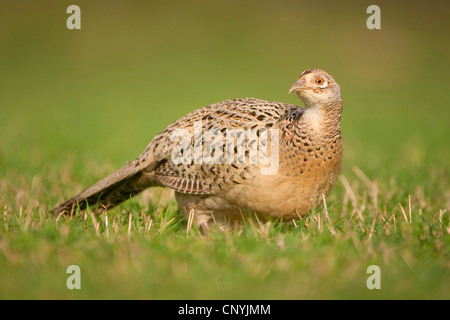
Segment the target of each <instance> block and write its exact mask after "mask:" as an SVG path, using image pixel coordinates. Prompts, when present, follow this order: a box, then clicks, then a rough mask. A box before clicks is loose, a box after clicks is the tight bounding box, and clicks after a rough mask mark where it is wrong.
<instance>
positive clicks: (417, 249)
mask: <svg viewBox="0 0 450 320" xmlns="http://www.w3.org/2000/svg"><path fill="white" fill-rule="evenodd" d="M76 2H77V3H76V4H78V5H79V6H80V8H81V15H82V29H81V30H68V29H67V28H66V19H67V17H68V14H66V8H67V6H69V5H70V4H73V3H69V2H65V1H58V2H55V1H39V2H35V1H29V2H27V1H23V2H17V1H2V2H1V3H0V61H1V64H0V84H1V85H0V298H1V299H8V298H9V299H52V298H56V299H109V298H120V299H308V298H309V299H327V298H331V299H449V298H450V289H449V283H450V222H449V210H450V188H449V180H450V167H449V159H450V148H449V146H450V145H449V137H450V125H449V124H450V123H449V122H450V121H449V120H450V108H449V106H450V83H449V81H448V74H449V73H450V43H449V42H448V41H446V39H447V38H448V30H450V22H449V21H448V19H447V15H448V13H447V12H448V9H449V5H448V3H446V2H444V1H441V2H440V1H435V2H434V3H433V2H432V3H427V4H424V3H422V2H420V1H410V2H405V3H406V4H405V3H400V2H395V3H392V1H377V4H378V5H379V6H380V8H381V17H382V28H381V30H368V29H367V28H366V19H367V17H368V15H367V14H366V8H367V7H368V6H369V5H370V4H372V3H371V2H369V1H359V0H358V1H356V0H354V1H348V2H346V3H345V4H341V3H337V2H332V1H325V2H320V3H315V4H312V3H310V2H303V1H287V0H286V1H276V2H275V1H268V0H267V1H227V2H226V3H223V2H217V3H215V2H213V1H189V2H187V1H186V2H182V1H164V2H144V1H135V2H133V3H132V4H130V3H125V1H115V2H114V4H111V2H108V1H95V3H92V2H91V1H84V0H81V1H76ZM311 67H318V68H322V69H325V70H327V71H329V72H330V73H331V74H333V76H334V77H335V79H336V80H337V81H338V83H339V84H340V86H341V89H342V95H343V101H344V114H343V117H342V132H343V135H344V143H345V151H344V169H343V174H342V176H341V177H340V179H339V180H338V181H337V183H336V185H335V187H334V189H333V191H332V193H331V194H330V196H329V197H328V198H327V199H326V206H321V207H320V208H318V209H317V210H313V211H311V212H310V214H309V215H308V216H306V217H305V218H303V220H301V221H296V222H290V223H287V224H281V223H278V222H272V223H269V224H258V223H252V222H248V224H247V226H246V227H245V228H244V229H243V230H234V231H227V232H220V231H217V230H213V231H212V232H210V233H209V234H207V235H202V234H200V233H199V231H198V230H196V229H195V227H188V225H187V222H186V221H185V220H184V219H183V218H182V216H181V215H180V213H179V210H178V207H177V205H176V202H175V200H174V199H173V195H172V194H171V193H170V192H169V191H167V190H165V189H151V190H147V191H146V192H144V193H143V194H142V195H140V196H138V197H136V198H133V199H131V200H129V201H127V202H125V203H123V204H121V205H120V206H119V207H118V208H116V209H114V210H110V211H108V212H107V214H105V215H101V216H95V215H93V214H91V213H90V212H87V213H81V214H79V215H75V216H73V217H66V216H60V217H53V216H51V215H50V214H49V210H50V209H51V208H52V207H53V206H54V205H55V204H57V203H59V202H60V201H62V200H65V199H67V198H68V197H71V196H73V195H74V194H75V193H77V192H79V191H81V190H82V189H84V188H85V187H87V186H89V185H91V184H92V183H94V182H96V181H97V180H99V179H100V178H103V177H104V176H105V175H107V174H109V173H111V172H112V171H114V170H115V169H118V168H119V167H121V166H122V165H123V164H124V163H125V162H126V161H129V160H132V159H134V158H135V157H137V156H138V155H139V154H140V152H141V151H142V150H143V149H144V148H145V146H146V145H147V143H148V142H149V141H150V140H151V138H152V137H153V136H154V135H156V134H157V133H158V132H159V131H161V130H162V129H163V128H164V127H165V126H166V125H168V124H169V123H171V122H172V121H174V120H176V119H178V118H179V117H180V116H182V115H184V114H186V113H188V112H190V111H192V110H194V109H196V108H198V107H201V106H204V105H208V104H211V103H214V102H217V101H221V100H225V99H229V98H236V97H258V98H261V99H267V100H274V101H284V102H288V103H296V104H300V102H299V101H298V99H297V97H295V96H293V95H292V96H288V95H287V91H288V88H289V87H290V85H291V84H292V83H293V82H294V81H295V80H296V78H297V77H298V75H299V74H300V72H301V71H302V70H304V69H307V68H311ZM69 265H78V266H79V267H80V269H81V289H80V290H69V289H68V288H67V287H66V280H67V278H68V277H69V274H67V273H66V269H67V267H68V266H69ZM370 265H377V266H379V267H380V270H381V289H379V290H378V289H373V290H369V289H368V288H367V286H366V280H367V279H368V277H369V276H370V274H367V273H366V270H367V268H368V267H369V266H370Z"/></svg>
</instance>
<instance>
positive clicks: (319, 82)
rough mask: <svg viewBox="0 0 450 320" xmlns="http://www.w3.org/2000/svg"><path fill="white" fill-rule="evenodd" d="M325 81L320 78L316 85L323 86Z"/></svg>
mask: <svg viewBox="0 0 450 320" xmlns="http://www.w3.org/2000/svg"><path fill="white" fill-rule="evenodd" d="M324 82H325V81H324V80H323V79H322V78H319V79H316V83H317V84H318V85H321V84H323V83H324Z"/></svg>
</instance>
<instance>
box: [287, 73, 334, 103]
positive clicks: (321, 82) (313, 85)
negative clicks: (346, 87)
mask: <svg viewBox="0 0 450 320" xmlns="http://www.w3.org/2000/svg"><path fill="white" fill-rule="evenodd" d="M291 92H295V93H297V95H298V96H299V98H300V99H301V100H302V101H303V102H304V103H305V107H314V106H325V105H330V104H331V105H334V104H336V103H340V102H341V90H340V88H339V85H338V84H337V83H336V81H334V79H333V77H332V76H331V75H330V74H329V73H328V72H326V71H324V70H320V69H308V70H305V71H303V72H302V74H301V75H300V77H299V78H298V80H297V81H296V82H295V83H294V84H293V85H292V86H291V88H290V89H289V93H291Z"/></svg>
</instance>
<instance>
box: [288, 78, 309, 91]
mask: <svg viewBox="0 0 450 320" xmlns="http://www.w3.org/2000/svg"><path fill="white" fill-rule="evenodd" d="M302 89H306V88H305V86H304V85H303V81H300V79H298V80H297V81H295V82H294V84H293V85H292V86H291V88H290V89H289V92H288V94H289V93H291V92H292V91H299V90H302Z"/></svg>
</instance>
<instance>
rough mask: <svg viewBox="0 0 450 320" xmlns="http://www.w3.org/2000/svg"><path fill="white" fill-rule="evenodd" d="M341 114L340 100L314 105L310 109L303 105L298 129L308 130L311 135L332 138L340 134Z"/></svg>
mask: <svg viewBox="0 0 450 320" xmlns="http://www.w3.org/2000/svg"><path fill="white" fill-rule="evenodd" d="M341 114H342V100H339V101H336V102H333V103H328V104H315V105H314V106H312V107H309V106H307V105H305V112H304V113H303V115H302V116H301V118H300V119H299V128H302V127H303V128H308V129H309V130H310V132H312V134H313V135H317V136H320V137H325V136H326V137H328V138H334V137H335V136H339V135H340V133H341V129H340V121H341Z"/></svg>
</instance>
